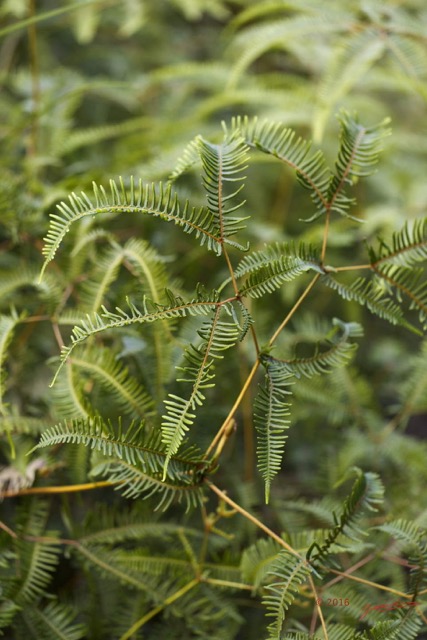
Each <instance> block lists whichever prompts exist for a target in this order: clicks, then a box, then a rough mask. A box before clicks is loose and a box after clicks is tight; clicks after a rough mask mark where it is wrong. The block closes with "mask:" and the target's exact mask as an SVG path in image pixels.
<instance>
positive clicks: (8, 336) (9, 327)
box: [0, 309, 20, 414]
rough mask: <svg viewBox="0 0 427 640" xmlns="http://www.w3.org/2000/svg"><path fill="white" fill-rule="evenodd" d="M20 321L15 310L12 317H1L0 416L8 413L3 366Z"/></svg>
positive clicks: (12, 311)
mask: <svg viewBox="0 0 427 640" xmlns="http://www.w3.org/2000/svg"><path fill="white" fill-rule="evenodd" d="M19 321H20V317H19V316H18V314H17V313H16V311H15V310H14V309H12V310H11V314H10V316H4V315H0V414H4V413H6V407H5V406H4V404H3V397H4V393H5V383H6V372H5V370H4V368H3V365H4V363H5V361H6V357H7V350H8V348H9V345H10V343H11V341H12V338H13V334H14V331H15V328H16V326H17V324H18V323H19Z"/></svg>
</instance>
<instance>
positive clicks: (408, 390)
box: [399, 340, 427, 423]
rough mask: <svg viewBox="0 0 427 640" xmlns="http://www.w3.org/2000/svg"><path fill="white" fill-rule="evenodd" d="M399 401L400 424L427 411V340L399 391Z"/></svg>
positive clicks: (420, 348)
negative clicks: (414, 415)
mask: <svg viewBox="0 0 427 640" xmlns="http://www.w3.org/2000/svg"><path fill="white" fill-rule="evenodd" d="M399 401H400V402H399V404H400V406H399V418H400V420H399V421H400V423H405V422H406V420H407V419H408V417H409V416H410V415H413V414H417V413H422V412H423V411H425V410H426V409H427V340H424V341H423V342H422V343H421V345H420V347H419V352H418V355H417V356H416V357H415V358H414V360H413V364H412V367H411V369H410V371H409V375H408V376H407V378H406V380H405V381H404V382H403V384H402V386H401V387H400V389H399Z"/></svg>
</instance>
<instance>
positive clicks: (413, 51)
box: [386, 33, 427, 80]
mask: <svg viewBox="0 0 427 640" xmlns="http://www.w3.org/2000/svg"><path fill="white" fill-rule="evenodd" d="M423 44H424V43H423ZM423 44H421V43H419V42H417V40H416V39H415V38H413V37H412V38H410V37H407V36H406V35H404V34H399V33H388V34H387V38H386V46H387V50H388V51H389V53H390V55H391V57H392V59H393V62H394V63H395V64H394V66H395V67H397V68H400V69H401V71H402V74H403V75H404V77H405V79H406V78H413V79H415V80H417V79H419V80H422V79H423V78H424V79H425V78H426V76H427V63H426V51H425V47H424V46H423Z"/></svg>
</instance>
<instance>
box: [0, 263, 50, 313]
mask: <svg viewBox="0 0 427 640" xmlns="http://www.w3.org/2000/svg"><path fill="white" fill-rule="evenodd" d="M24 287H32V288H34V289H35V290H36V292H37V294H38V295H39V296H40V298H41V299H42V300H43V301H45V302H47V303H48V305H49V306H51V307H54V306H55V305H56V304H58V302H59V300H60V298H61V295H62V289H61V287H60V285H59V283H58V282H57V280H56V278H55V277H54V276H53V275H52V274H48V275H47V277H46V278H45V280H43V282H39V272H38V269H37V268H33V267H27V266H22V268H18V269H15V270H14V271H13V272H12V273H11V272H9V271H2V272H1V273H0V300H3V299H4V302H8V299H9V296H11V295H12V294H13V296H14V302H15V304H16V301H17V300H16V299H17V298H18V299H19V296H18V295H17V290H19V289H21V288H24Z"/></svg>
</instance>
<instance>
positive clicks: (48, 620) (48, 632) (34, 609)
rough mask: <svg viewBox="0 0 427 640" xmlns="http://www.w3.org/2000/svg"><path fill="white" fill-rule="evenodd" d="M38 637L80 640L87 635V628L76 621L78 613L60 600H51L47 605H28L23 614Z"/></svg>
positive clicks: (49, 639) (57, 639) (47, 639)
mask: <svg viewBox="0 0 427 640" xmlns="http://www.w3.org/2000/svg"><path fill="white" fill-rule="evenodd" d="M21 615H22V616H23V618H24V620H25V622H26V624H27V626H28V627H29V628H30V629H31V630H32V633H33V634H37V637H38V638H43V640H80V639H81V638H84V637H87V636H86V628H85V626H84V625H83V624H81V623H76V613H75V612H74V611H73V610H72V609H71V608H70V607H67V606H66V605H64V604H62V603H59V602H49V603H48V604H47V605H46V606H45V607H43V608H42V607H40V605H37V606H26V607H25V609H24V610H23V612H22V614H21Z"/></svg>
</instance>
